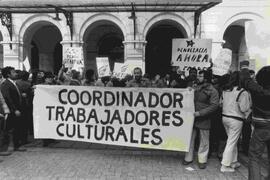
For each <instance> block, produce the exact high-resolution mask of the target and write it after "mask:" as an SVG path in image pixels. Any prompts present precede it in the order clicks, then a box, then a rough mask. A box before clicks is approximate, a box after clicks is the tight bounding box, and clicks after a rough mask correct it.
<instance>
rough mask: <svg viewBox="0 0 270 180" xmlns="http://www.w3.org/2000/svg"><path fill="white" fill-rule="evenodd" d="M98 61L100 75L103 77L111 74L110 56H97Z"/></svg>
mask: <svg viewBox="0 0 270 180" xmlns="http://www.w3.org/2000/svg"><path fill="white" fill-rule="evenodd" d="M96 62H97V70H98V77H100V78H101V77H105V76H110V75H111V70H110V64H109V58H108V57H97V58H96Z"/></svg>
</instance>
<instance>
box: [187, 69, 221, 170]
mask: <svg viewBox="0 0 270 180" xmlns="http://www.w3.org/2000/svg"><path fill="white" fill-rule="evenodd" d="M211 79H212V74H211V73H210V72H209V71H205V70H203V71H200V72H199V74H198V77H197V80H198V86H197V87H196V89H195V94H194V102H195V113H194V116H195V122H194V128H193V132H192V135H191V143H190V149H189V152H188V153H186V154H185V159H184V161H183V165H188V164H190V163H192V161H193V151H194V143H195V137H196V134H197V131H199V133H200V143H199V150H198V163H199V168H200V169H205V168H206V165H207V158H208V152H209V130H210V115H211V114H212V113H213V112H215V110H216V109H217V108H218V105H219V95H218V91H217V90H216V89H215V88H214V87H213V85H212V84H211Z"/></svg>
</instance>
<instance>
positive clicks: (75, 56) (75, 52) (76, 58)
mask: <svg viewBox="0 0 270 180" xmlns="http://www.w3.org/2000/svg"><path fill="white" fill-rule="evenodd" d="M63 64H64V65H65V67H67V68H69V69H75V70H77V71H81V70H82V69H83V68H84V60H83V49H82V47H65V48H64V53H63Z"/></svg>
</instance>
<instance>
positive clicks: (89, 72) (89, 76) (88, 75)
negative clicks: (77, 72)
mask: <svg viewBox="0 0 270 180" xmlns="http://www.w3.org/2000/svg"><path fill="white" fill-rule="evenodd" d="M84 77H85V79H86V80H87V81H90V82H92V81H94V80H95V71H94V70H93V69H87V70H86V72H85V75H84Z"/></svg>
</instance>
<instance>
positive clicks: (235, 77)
mask: <svg viewBox="0 0 270 180" xmlns="http://www.w3.org/2000/svg"><path fill="white" fill-rule="evenodd" d="M239 80H240V79H239V71H234V72H233V73H232V74H230V77H229V80H228V82H227V84H226V85H225V86H224V90H228V89H230V90H232V89H233V88H234V87H239V85H240V84H239V83H240V81H239Z"/></svg>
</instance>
